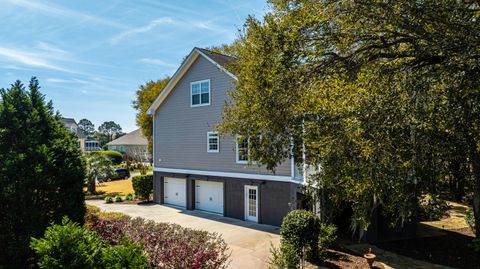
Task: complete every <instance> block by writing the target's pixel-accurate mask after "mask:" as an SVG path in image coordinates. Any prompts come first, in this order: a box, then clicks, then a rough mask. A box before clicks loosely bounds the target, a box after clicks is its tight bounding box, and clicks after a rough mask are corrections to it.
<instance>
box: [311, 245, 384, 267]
mask: <svg viewBox="0 0 480 269" xmlns="http://www.w3.org/2000/svg"><path fill="white" fill-rule="evenodd" d="M344 251H346V250H343V249H342V250H333V249H329V250H327V251H326V253H325V256H324V258H323V259H322V260H321V261H318V262H316V263H315V264H310V263H308V264H307V265H306V266H305V268H306V269H313V268H318V267H319V266H322V267H327V268H331V269H340V268H341V269H359V268H369V267H368V264H367V261H366V260H365V258H363V257H359V256H355V255H353V254H350V253H347V252H348V251H347V252H344ZM372 268H377V269H384V267H383V265H382V264H380V263H378V262H375V263H373V267H372Z"/></svg>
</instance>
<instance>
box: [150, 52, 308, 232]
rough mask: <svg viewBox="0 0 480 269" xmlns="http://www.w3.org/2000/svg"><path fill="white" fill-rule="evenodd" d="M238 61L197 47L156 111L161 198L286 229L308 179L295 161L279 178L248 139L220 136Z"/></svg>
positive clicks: (158, 198) (157, 184)
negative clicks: (252, 152) (256, 159)
mask: <svg viewBox="0 0 480 269" xmlns="http://www.w3.org/2000/svg"><path fill="white" fill-rule="evenodd" d="M232 60H234V58H232V57H229V56H225V55H222V54H217V53H213V52H210V51H208V50H205V49H199V48H194V49H193V50H192V52H191V53H190V54H189V55H188V56H187V58H186V59H185V60H184V61H183V63H182V65H181V66H180V67H179V69H178V70H177V71H176V72H175V74H174V75H173V77H172V78H171V80H170V82H169V83H168V84H167V85H166V86H165V88H164V89H163V90H162V92H161V93H160V95H159V96H158V97H157V99H156V100H155V102H154V103H153V104H152V106H151V107H150V108H149V110H148V113H150V114H151V115H153V118H154V123H153V126H154V127H153V129H154V131H153V145H154V151H153V160H154V200H155V201H156V202H158V203H162V204H163V203H165V204H169V205H174V206H179V207H182V208H186V209H188V210H194V209H196V210H204V211H209V212H213V213H217V214H221V215H223V216H226V217H232V218H237V219H242V220H248V221H253V222H259V223H266V224H272V225H280V224H281V222H282V219H283V217H284V216H285V215H286V214H287V213H288V212H289V211H290V210H293V209H296V208H297V206H298V205H297V204H298V198H299V197H300V187H301V186H302V184H303V177H302V176H301V175H300V174H299V173H298V171H297V169H296V167H297V166H296V165H295V163H294V161H293V160H287V161H285V162H284V163H282V164H281V165H279V166H278V167H277V168H276V170H275V174H273V173H272V172H270V171H268V170H267V169H266V168H265V167H264V166H258V165H256V164H252V161H253V160H249V156H248V150H247V145H248V143H249V140H248V139H239V142H238V143H237V142H236V141H237V139H236V138H235V137H220V136H219V135H218V133H217V132H215V131H214V126H215V124H217V123H219V122H220V121H221V119H222V111H223V109H224V105H225V101H226V100H227V98H228V95H227V92H228V90H230V89H232V88H233V87H234V82H235V81H236V80H237V78H236V77H235V75H234V74H232V73H231V72H230V71H229V70H228V64H229V63H230V62H231V61H232Z"/></svg>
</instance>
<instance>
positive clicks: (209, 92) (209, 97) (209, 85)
mask: <svg viewBox="0 0 480 269" xmlns="http://www.w3.org/2000/svg"><path fill="white" fill-rule="evenodd" d="M207 81H208V103H206V104H198V105H194V104H192V85H193V84H200V85H201V83H202V82H207ZM210 88H211V83H210V79H204V80H198V81H192V82H190V89H189V91H190V94H189V95H188V96H189V97H190V100H189V103H190V107H199V106H209V105H210V103H212V93H211V90H210ZM201 101H202V87H201V86H200V102H201Z"/></svg>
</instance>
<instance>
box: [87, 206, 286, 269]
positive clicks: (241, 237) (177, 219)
mask: <svg viewBox="0 0 480 269" xmlns="http://www.w3.org/2000/svg"><path fill="white" fill-rule="evenodd" d="M86 203H87V204H89V205H94V206H97V207H99V208H100V209H102V210H104V211H108V212H121V213H125V214H127V215H129V216H131V217H141V218H144V219H149V220H153V221H156V222H169V223H176V224H179V225H181V226H183V227H188V228H193V229H200V230H205V231H209V232H215V233H218V234H220V235H222V237H223V239H224V240H225V242H226V243H227V244H228V245H229V247H230V251H231V256H230V260H231V262H230V265H229V268H242V269H243V268H249V269H255V268H267V265H268V259H269V257H270V246H271V244H273V245H274V246H278V245H279V243H280V236H279V235H278V232H279V228H278V227H275V226H270V225H264V224H257V223H250V222H246V221H241V220H237V219H231V218H225V217H222V216H218V215H215V214H208V213H204V212H199V211H187V210H182V209H177V208H172V207H167V206H163V205H158V204H148V205H135V204H105V202H104V201H103V200H87V201H86Z"/></svg>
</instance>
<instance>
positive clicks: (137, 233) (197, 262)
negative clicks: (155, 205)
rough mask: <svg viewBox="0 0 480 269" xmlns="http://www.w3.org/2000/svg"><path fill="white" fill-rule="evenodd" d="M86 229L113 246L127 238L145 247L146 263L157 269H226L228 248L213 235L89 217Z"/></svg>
mask: <svg viewBox="0 0 480 269" xmlns="http://www.w3.org/2000/svg"><path fill="white" fill-rule="evenodd" d="M87 225H88V226H89V227H90V228H91V229H92V230H94V231H96V232H97V233H98V234H99V235H100V237H101V238H102V239H104V240H108V241H109V242H110V243H111V244H112V245H117V244H121V242H122V239H123V237H125V236H126V237H127V238H129V239H130V240H133V241H134V242H136V243H141V244H143V246H144V251H145V253H147V255H148V257H149V260H150V261H151V262H152V263H153V264H154V265H155V266H157V267H158V268H193V269H200V268H202V269H210V268H226V267H227V266H228V259H229V254H227V250H228V248H227V244H226V243H225V241H223V239H222V238H221V237H220V236H219V235H217V234H215V233H208V232H205V231H200V230H193V229H188V228H183V227H181V226H179V225H176V224H168V223H155V222H153V221H146V220H144V219H141V218H135V219H132V218H130V217H119V218H108V217H101V216H96V215H94V216H90V217H89V218H88V219H87Z"/></svg>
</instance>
